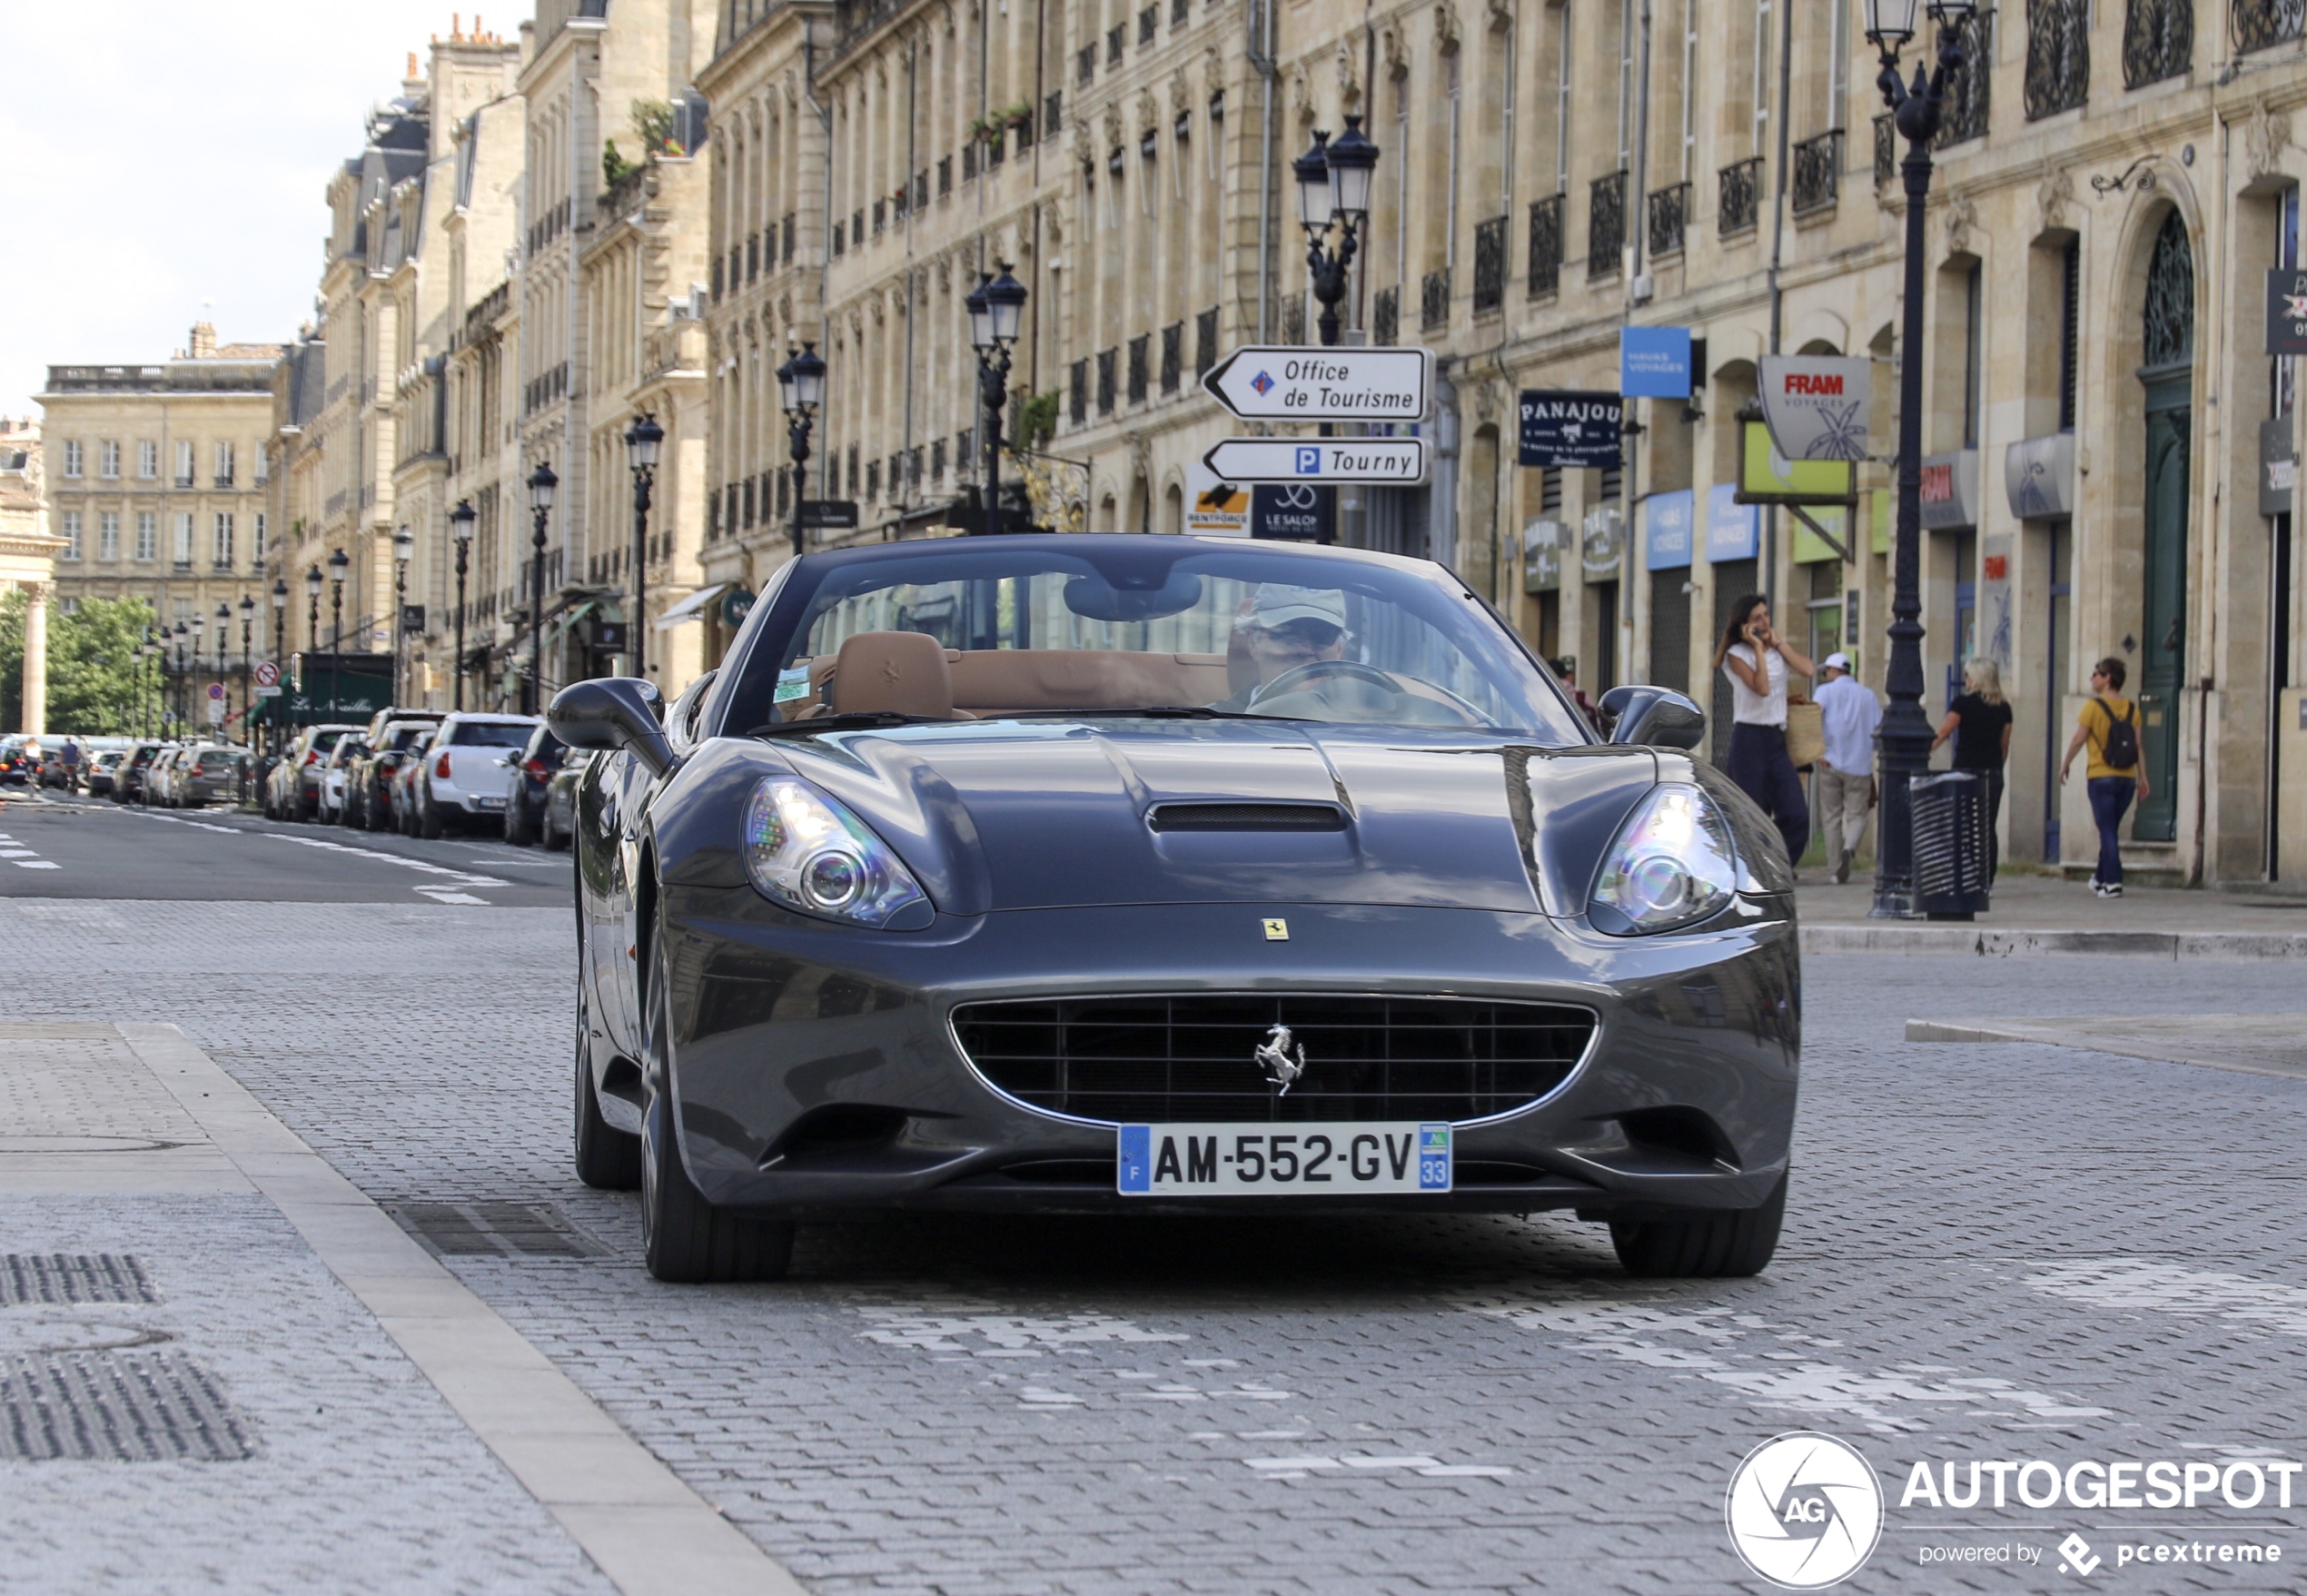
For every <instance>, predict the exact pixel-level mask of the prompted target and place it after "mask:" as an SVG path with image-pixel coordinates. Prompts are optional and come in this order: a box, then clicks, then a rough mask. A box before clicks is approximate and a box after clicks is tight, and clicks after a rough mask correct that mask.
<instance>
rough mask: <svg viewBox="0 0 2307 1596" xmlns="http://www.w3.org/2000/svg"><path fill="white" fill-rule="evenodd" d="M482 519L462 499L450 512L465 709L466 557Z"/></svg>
mask: <svg viewBox="0 0 2307 1596" xmlns="http://www.w3.org/2000/svg"><path fill="white" fill-rule="evenodd" d="M476 520H480V514H479V512H478V511H475V510H474V509H473V508H472V501H471V500H470V499H460V500H458V501H457V507H456V509H454V510H452V511H450V512H449V536H450V538H451V540H453V541H454V542H455V543H456V545H457V708H458V709H463V708H464V707H465V557H466V555H467V554H469V553H470V551H471V549H472V523H473V522H474V521H476Z"/></svg>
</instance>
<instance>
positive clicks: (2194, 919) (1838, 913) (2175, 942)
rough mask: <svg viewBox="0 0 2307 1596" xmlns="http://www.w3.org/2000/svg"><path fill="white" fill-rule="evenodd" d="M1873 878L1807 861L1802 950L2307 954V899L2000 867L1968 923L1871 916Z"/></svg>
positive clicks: (1799, 893) (1801, 898) (1800, 892)
mask: <svg viewBox="0 0 2307 1596" xmlns="http://www.w3.org/2000/svg"><path fill="white" fill-rule="evenodd" d="M1874 895H1875V883H1874V877H1872V876H1866V877H1860V876H1857V875H1856V874H1854V875H1853V876H1852V877H1851V879H1850V882H1849V884H1848V885H1847V886H1844V887H1837V886H1836V885H1835V884H1834V882H1833V881H1832V880H1831V879H1829V878H1828V877H1827V872H1826V871H1825V870H1824V869H1823V868H1820V867H1816V866H1813V867H1808V868H1806V869H1805V870H1803V871H1802V872H1801V873H1800V879H1799V884H1798V885H1797V888H1796V900H1797V904H1798V905H1799V914H1800V917H1801V921H1802V947H1803V951H1804V952H1805V953H1809V954H1842V953H1895V954H1910V955H1911V954H1924V955H1947V956H1960V955H1970V956H1974V957H2014V956H2016V955H2020V954H2088V955H2094V956H2097V957H2110V956H2113V957H2143V958H2163V959H2188V958H2247V959H2293V958H2296V959H2307V898H2299V897H2273V896H2268V897H2261V896H2258V895H2255V894H2243V893H2223V892H2215V891H2196V892H2189V891H2183V890H2176V889H2172V888H2167V887H2128V888H2126V890H2125V891H2124V896H2123V897H2116V898H2103V897H2094V896H2093V895H2092V893H2091V890H2090V888H2089V887H2085V886H2084V885H2083V884H2082V883H2080V882H2069V881H2060V880H2057V879H2055V878H2053V877H2045V876H2020V875H2005V876H2004V877H2003V878H2002V879H2001V880H2000V881H1999V882H1997V883H1996V884H1995V903H1994V907H1993V908H1992V909H1991V910H1989V911H1988V912H1987V913H1985V914H1983V915H1981V916H1979V917H1977V918H1976V919H1975V920H1970V921H1936V920H1870V919H1868V918H1867V911H1868V910H1869V909H1870V908H1872V907H1874Z"/></svg>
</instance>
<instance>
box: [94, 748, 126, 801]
mask: <svg viewBox="0 0 2307 1596" xmlns="http://www.w3.org/2000/svg"><path fill="white" fill-rule="evenodd" d="M127 757H128V750H127V749H126V748H100V749H98V750H97V752H96V757H95V758H93V759H91V760H89V761H88V796H89V797H90V798H110V797H112V789H113V782H114V779H115V778H117V775H118V772H119V770H120V762H121V761H122V760H123V759H125V758H127Z"/></svg>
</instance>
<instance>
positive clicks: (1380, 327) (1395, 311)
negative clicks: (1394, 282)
mask: <svg viewBox="0 0 2307 1596" xmlns="http://www.w3.org/2000/svg"><path fill="white" fill-rule="evenodd" d="M1370 342H1372V343H1378V344H1392V343H1399V342H1401V288H1399V287H1394V288H1381V289H1380V290H1379V291H1378V294H1377V297H1376V298H1375V299H1373V300H1371V302H1370Z"/></svg>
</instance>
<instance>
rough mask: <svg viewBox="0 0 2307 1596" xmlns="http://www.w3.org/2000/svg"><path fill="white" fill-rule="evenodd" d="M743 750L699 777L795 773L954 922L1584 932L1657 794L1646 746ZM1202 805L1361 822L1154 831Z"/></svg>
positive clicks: (1074, 728)
mask: <svg viewBox="0 0 2307 1596" xmlns="http://www.w3.org/2000/svg"><path fill="white" fill-rule="evenodd" d="M731 740H735V741H738V742H739V743H740V746H741V748H743V750H744V752H743V753H741V754H740V753H735V752H734V751H733V752H732V755H731V756H730V757H728V758H707V759H704V760H702V761H698V763H699V764H700V765H701V766H703V767H705V768H701V769H699V770H698V771H696V772H695V775H696V776H697V777H698V778H699V779H700V780H702V781H705V782H706V783H708V784H710V785H719V784H720V783H721V782H727V783H728V785H729V788H730V790H731V792H732V794H734V791H735V790H736V788H738V786H739V785H747V786H749V781H748V780H745V779H744V778H743V772H744V771H746V770H748V769H749V770H750V771H751V772H752V773H753V778H757V775H758V773H759V771H760V768H761V764H762V762H763V759H764V757H766V758H772V759H774V758H778V757H782V758H783V759H785V760H787V761H789V762H790V763H791V765H792V767H793V768H795V769H796V770H797V771H798V772H799V773H800V774H802V775H804V776H806V777H807V778H809V779H811V780H812V781H815V782H817V784H818V785H820V786H821V787H823V788H826V789H827V791H829V792H831V793H833V794H834V795H835V796H837V797H838V798H840V799H841V800H842V801H843V802H845V803H847V804H848V805H849V806H850V807H851V808H853V809H855V810H856V812H857V813H858V815H859V816H860V817H861V818H864V819H865V820H866V822H867V823H868V824H870V825H871V826H873V827H874V828H876V830H877V831H878V832H879V833H880V834H881V835H882V837H883V838H886V840H887V841H888V842H889V844H890V845H891V846H892V847H893V848H896V850H897V852H898V854H899V855H900V856H901V857H903V858H904V859H905V860H906V864H907V865H908V866H909V867H911V868H912V869H913V870H914V871H915V873H916V876H917V877H919V878H920V879H921V883H922V885H923V887H925V888H926V890H927V891H928V893H929V895H930V897H931V900H932V901H933V902H935V903H936V905H937V907H939V908H940V909H943V910H945V911H946V912H947V913H956V914H977V913H985V912H988V911H995V910H1007V909H1040V908H1060V907H1075V906H1080V905H1086V904H1108V905H1111V904H1153V903H1243V904H1259V903H1268V904H1270V903H1335V904H1370V905H1388V906H1425V907H1436V906H1439V907H1462V908H1478V909H1489V910H1505V911H1510V912H1511V911H1519V912H1522V913H1530V912H1533V911H1539V912H1545V913H1550V914H1553V915H1557V916H1575V915H1578V914H1579V913H1581V912H1582V910H1583V906H1584V901H1585V896H1586V891H1587V888H1588V886H1589V883H1590V881H1591V879H1592V876H1593V870H1594V865H1595V860H1596V859H1597V857H1599V852H1600V850H1601V849H1602V848H1603V847H1605V846H1606V845H1607V844H1608V842H1609V838H1611V837H1613V836H1615V835H1616V833H1617V830H1618V828H1619V825H1620V824H1621V823H1622V822H1623V820H1624V819H1625V817H1626V815H1627V813H1628V811H1629V809H1630V808H1632V807H1633V805H1634V803H1635V802H1636V801H1637V800H1638V799H1639V798H1640V797H1641V796H1642V795H1643V794H1644V793H1645V792H1647V791H1648V790H1649V788H1650V787H1651V786H1652V785H1653V784H1654V782H1655V781H1656V780H1657V763H1656V760H1655V759H1654V758H1653V757H1652V756H1651V754H1650V753H1649V750H1647V749H1644V748H1594V747H1583V748H1560V749H1549V748H1536V747H1533V746H1530V745H1528V744H1519V743H1514V742H1510V741H1507V740H1504V739H1500V738H1497V737H1495V736H1475V735H1469V734H1465V733H1459V732H1452V731H1436V730H1431V729H1423V728H1371V727H1340V726H1332V725H1326V724H1313V723H1305V722H1280V721H1253V720H1228V721H1190V720H1189V721H1168V720H1131V719H1096V720H1089V721H1078V722H1054V721H994V722H984V723H961V724H954V725H921V726H906V727H897V728H891V729H873V730H863V731H828V732H825V733H821V734H819V735H817V736H814V737H806V738H798V739H795V738H780V739H776V740H775V741H774V742H773V743H764V742H759V741H750V740H745V739H725V740H724V741H723V742H722V743H721V744H720V745H718V746H719V747H720V748H728V746H729V741H731ZM714 768H721V770H722V772H723V773H722V774H721V775H719V776H718V778H717V777H716V776H715V775H714V774H713V769H714ZM1197 803H1201V804H1212V803H1214V804H1226V803H1233V804H1240V803H1254V804H1274V803H1294V804H1309V805H1330V806H1334V807H1335V808H1336V809H1337V810H1338V811H1339V812H1341V813H1342V815H1343V816H1344V824H1343V825H1342V828H1338V829H1335V830H1326V831H1273V830H1226V829H1216V830H1170V829H1163V830H1156V829H1155V828H1153V826H1152V825H1150V824H1149V822H1148V816H1149V813H1150V811H1152V810H1153V808H1155V807H1156V806H1158V805H1164V804H1197ZM708 807H709V808H714V809H719V808H721V806H719V805H712V806H708ZM723 812H726V811H723ZM684 829H686V828H684ZM715 840H717V841H718V838H717V839H715ZM724 846H726V845H724ZM712 851H714V852H717V853H718V852H720V851H721V850H720V849H719V848H715V849H713V850H712ZM724 857H727V856H726V855H725V856H724ZM668 862H670V861H669V860H668Z"/></svg>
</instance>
